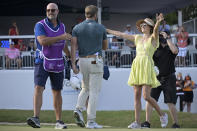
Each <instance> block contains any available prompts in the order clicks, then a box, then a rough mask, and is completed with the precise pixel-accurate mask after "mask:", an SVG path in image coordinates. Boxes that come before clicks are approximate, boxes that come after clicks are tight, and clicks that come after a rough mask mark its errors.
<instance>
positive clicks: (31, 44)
mask: <svg viewBox="0 0 197 131" xmlns="http://www.w3.org/2000/svg"><path fill="white" fill-rule="evenodd" d="M27 51H36V46H35V43H34V39H31V40H30V42H29V45H28V46H27Z"/></svg>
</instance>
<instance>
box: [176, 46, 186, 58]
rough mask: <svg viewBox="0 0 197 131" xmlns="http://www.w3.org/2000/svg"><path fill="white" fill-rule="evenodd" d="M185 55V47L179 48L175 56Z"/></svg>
mask: <svg viewBox="0 0 197 131" xmlns="http://www.w3.org/2000/svg"><path fill="white" fill-rule="evenodd" d="M186 55H187V47H185V48H181V47H179V53H178V55H177V56H182V57H185V56H186Z"/></svg>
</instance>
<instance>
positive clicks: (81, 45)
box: [72, 20, 107, 57]
mask: <svg viewBox="0 0 197 131" xmlns="http://www.w3.org/2000/svg"><path fill="white" fill-rule="evenodd" d="M72 36H73V37H77V44H78V49H79V57H83V56H88V55H93V54H95V53H98V54H99V55H101V56H102V43H103V40H106V39H107V35H106V29H105V27H104V26H103V25H101V24H98V23H97V22H96V21H94V20H85V21H83V22H82V23H80V24H78V25H76V26H75V27H74V28H73V31H72Z"/></svg>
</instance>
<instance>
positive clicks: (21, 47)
mask: <svg viewBox="0 0 197 131" xmlns="http://www.w3.org/2000/svg"><path fill="white" fill-rule="evenodd" d="M14 47H15V48H17V49H19V50H20V51H27V47H26V45H25V44H24V43H23V40H18V44H15V45H14Z"/></svg>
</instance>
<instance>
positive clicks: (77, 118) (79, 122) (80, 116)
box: [73, 109, 85, 127]
mask: <svg viewBox="0 0 197 131" xmlns="http://www.w3.org/2000/svg"><path fill="white" fill-rule="evenodd" d="M73 115H74V119H75V122H76V124H77V125H78V126H80V127H85V123H84V119H83V114H82V112H81V111H80V110H79V109H76V110H74V114H73Z"/></svg>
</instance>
